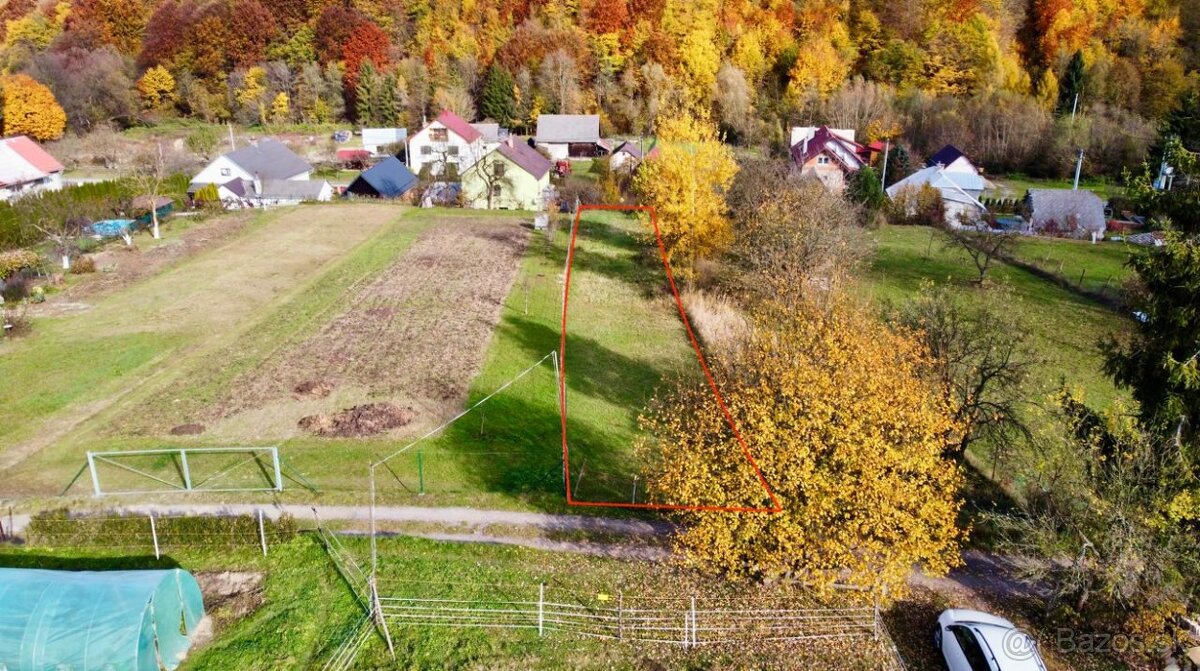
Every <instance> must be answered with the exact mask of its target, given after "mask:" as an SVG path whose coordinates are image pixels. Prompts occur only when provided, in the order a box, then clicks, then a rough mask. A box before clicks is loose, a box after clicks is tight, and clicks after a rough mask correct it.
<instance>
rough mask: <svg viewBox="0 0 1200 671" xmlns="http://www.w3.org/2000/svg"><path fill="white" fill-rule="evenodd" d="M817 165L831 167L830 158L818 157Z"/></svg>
mask: <svg viewBox="0 0 1200 671" xmlns="http://www.w3.org/2000/svg"><path fill="white" fill-rule="evenodd" d="M817 165H829V157H828V156H818V157H817Z"/></svg>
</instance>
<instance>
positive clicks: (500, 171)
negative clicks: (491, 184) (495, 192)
mask: <svg viewBox="0 0 1200 671" xmlns="http://www.w3.org/2000/svg"><path fill="white" fill-rule="evenodd" d="M505 167H506V166H505V165H504V164H503V163H500V162H499V161H497V162H495V163H493V164H492V176H493V177H503V176H504V168H505Z"/></svg>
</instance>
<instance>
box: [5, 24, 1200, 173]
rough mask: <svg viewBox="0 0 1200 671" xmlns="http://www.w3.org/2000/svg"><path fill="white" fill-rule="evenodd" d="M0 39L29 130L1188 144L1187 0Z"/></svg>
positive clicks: (113, 29)
mask: <svg viewBox="0 0 1200 671" xmlns="http://www.w3.org/2000/svg"><path fill="white" fill-rule="evenodd" d="M0 38H2V40H3V41H2V51H0V67H2V69H3V72H4V73H5V74H4V79H3V81H2V82H0V84H2V85H3V87H4V89H5V91H6V95H5V104H4V114H5V128H4V132H5V133H6V134H12V133H14V132H24V133H28V134H30V135H33V136H35V137H38V138H39V139H43V140H47V139H54V138H56V137H58V136H60V135H61V134H62V133H64V132H70V133H79V134H82V133H87V132H88V131H90V130H92V129H95V128H97V127H102V126H115V127H117V128H125V127H130V126H135V125H154V124H156V123H161V122H162V121H163V120H165V119H170V118H172V117H183V118H188V119H197V120H203V121H206V122H225V121H231V122H234V123H239V124H247V125H263V126H269V125H272V124H275V125H283V124H296V123H303V124H328V123H342V122H349V123H356V124H359V125H386V126H392V125H394V126H402V127H408V128H410V129H411V128H415V127H419V126H420V125H421V123H422V121H423V120H424V119H427V118H431V115H432V114H435V113H437V112H438V111H440V110H441V109H451V110H453V111H454V112H456V113H458V114H459V115H461V116H463V117H465V118H468V119H485V118H487V119H492V120H495V121H498V122H500V123H501V124H503V125H505V126H507V127H509V128H512V129H513V130H514V131H517V132H531V129H532V127H533V125H534V124H535V120H536V118H537V116H538V115H539V114H540V113H543V112H554V113H599V114H600V115H601V119H602V124H603V126H602V127H603V131H604V132H605V133H608V134H624V135H631V136H633V135H647V134H653V133H654V131H655V119H656V118H657V117H658V116H659V114H660V112H662V111H664V110H677V109H680V108H684V109H687V110H688V111H693V112H697V113H701V114H708V115H711V116H712V118H714V119H715V120H716V121H718V122H719V123H720V127H721V130H722V132H723V133H724V137H725V139H726V141H728V142H732V143H735V144H741V145H746V146H750V147H756V148H761V149H762V150H764V151H767V152H772V151H773V152H775V153H778V152H780V151H782V150H783V149H784V148H785V147H786V142H787V128H788V126H791V125H796V124H801V123H803V124H812V123H827V124H829V125H830V126H833V127H841V128H853V129H855V130H856V131H857V132H858V133H859V134H860V138H859V139H860V140H862V139H865V140H866V141H875V140H884V139H889V140H894V141H895V142H896V143H897V146H898V151H897V155H898V157H897V161H898V162H899V165H898V166H897V172H898V173H899V172H904V169H905V166H904V165H903V164H904V163H905V162H908V163H911V164H913V165H915V164H916V163H917V162H918V161H919V160H920V159H922V158H924V157H927V156H928V155H930V154H931V153H932V152H934V151H936V150H937V149H938V148H939V147H940V146H942V145H943V144H945V143H948V142H952V143H954V144H956V145H957V146H959V147H960V148H962V149H963V150H964V151H967V152H968V153H969V154H971V155H972V157H973V158H974V159H975V160H976V162H978V163H980V164H982V165H983V166H986V167H987V168H988V169H989V170H991V171H993V172H1000V171H1005V172H1024V173H1027V174H1030V175H1037V176H1062V175H1065V174H1068V173H1069V172H1070V170H1071V169H1072V168H1073V164H1074V159H1075V155H1076V150H1077V149H1078V148H1083V149H1085V150H1086V151H1087V152H1088V172H1089V173H1090V174H1097V175H1101V174H1108V175H1111V176H1114V177H1116V176H1119V175H1120V174H1121V172H1122V170H1123V169H1124V168H1134V169H1136V168H1137V167H1138V166H1139V165H1140V164H1141V163H1143V162H1145V161H1149V162H1150V163H1151V164H1152V165H1155V166H1157V163H1158V161H1159V160H1160V158H1161V157H1160V156H1157V155H1155V153H1156V152H1158V153H1161V147H1162V140H1161V138H1162V137H1163V136H1164V135H1179V136H1182V137H1183V141H1184V144H1185V146H1188V147H1189V148H1191V149H1193V150H1195V149H1200V133H1198V132H1197V127H1198V126H1200V124H1198V123H1197V121H1196V118H1197V116H1198V115H1200V75H1198V74H1197V66H1198V65H1200V3H1196V2H1192V1H1190V0H887V1H885V0H401V1H389V2H384V1H383V0H339V1H333V0H237V1H235V0H69V1H68V0H64V1H61V2H57V3H55V2H52V1H50V2H47V1H45V0H41V1H39V0H8V1H7V2H6V3H5V4H4V5H3V6H2V7H0ZM48 93H49V94H52V95H53V97H54V98H55V99H56V101H57V105H56V106H55V105H53V101H50V103H51V104H50V105H47V104H46V102H47V94H48ZM57 107H61V109H62V112H63V113H61V114H59V113H57ZM30 108H35V109H36V110H43V109H48V110H53V112H54V113H46V114H42V113H37V112H30V111H29V110H30Z"/></svg>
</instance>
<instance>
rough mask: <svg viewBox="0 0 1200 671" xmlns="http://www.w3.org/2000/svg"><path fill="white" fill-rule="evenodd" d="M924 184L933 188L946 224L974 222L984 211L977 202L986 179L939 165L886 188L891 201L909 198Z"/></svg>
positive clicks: (956, 224)
mask: <svg viewBox="0 0 1200 671" xmlns="http://www.w3.org/2000/svg"><path fill="white" fill-rule="evenodd" d="M925 185H929V186H931V187H933V188H934V189H937V191H938V193H939V194H941V196H942V203H943V204H944V205H945V210H946V223H947V224H949V225H951V226H959V225H961V224H962V223H963V222H964V220H965V221H967V222H977V221H979V219H980V218H981V217H982V216H983V215H984V214H985V213H986V212H987V208H986V207H984V205H983V203H982V202H980V201H979V196H980V195H982V194H983V190H984V188H985V187H986V180H984V179H983V177H982V176H980V175H978V174H976V173H975V172H973V171H967V170H959V171H954V172H952V171H949V170H947V169H946V168H944V167H942V166H941V165H934V166H930V167H928V168H922V169H920V170H918V171H917V172H915V173H913V174H911V175H909V176H908V177H905V178H904V179H902V180H900V181H899V182H896V183H895V184H893V185H891V186H889V187H888V188H887V195H888V197H890V198H891V199H892V200H896V199H897V198H904V197H905V196H906V195H907V196H911V195H913V194H915V193H916V192H918V191H920V190H921V188H923V187H924V186H925Z"/></svg>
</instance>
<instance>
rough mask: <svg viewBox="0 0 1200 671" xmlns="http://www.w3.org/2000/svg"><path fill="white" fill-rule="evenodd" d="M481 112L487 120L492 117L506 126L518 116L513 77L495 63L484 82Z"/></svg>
mask: <svg viewBox="0 0 1200 671" xmlns="http://www.w3.org/2000/svg"><path fill="white" fill-rule="evenodd" d="M479 110H480V111H481V112H482V113H483V116H484V117H485V118H487V117H490V118H492V119H495V120H496V121H497V122H499V123H501V124H505V125H508V124H509V123H511V122H512V119H513V118H514V117H515V116H516V101H515V100H514V99H513V78H512V75H511V74H509V72H508V70H505V69H504V68H502V67H500V66H499V65H497V64H495V63H493V64H492V66H491V67H490V68H488V72H487V78H486V79H485V80H484V82H483V92H482V94H481V95H480V100H479Z"/></svg>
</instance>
